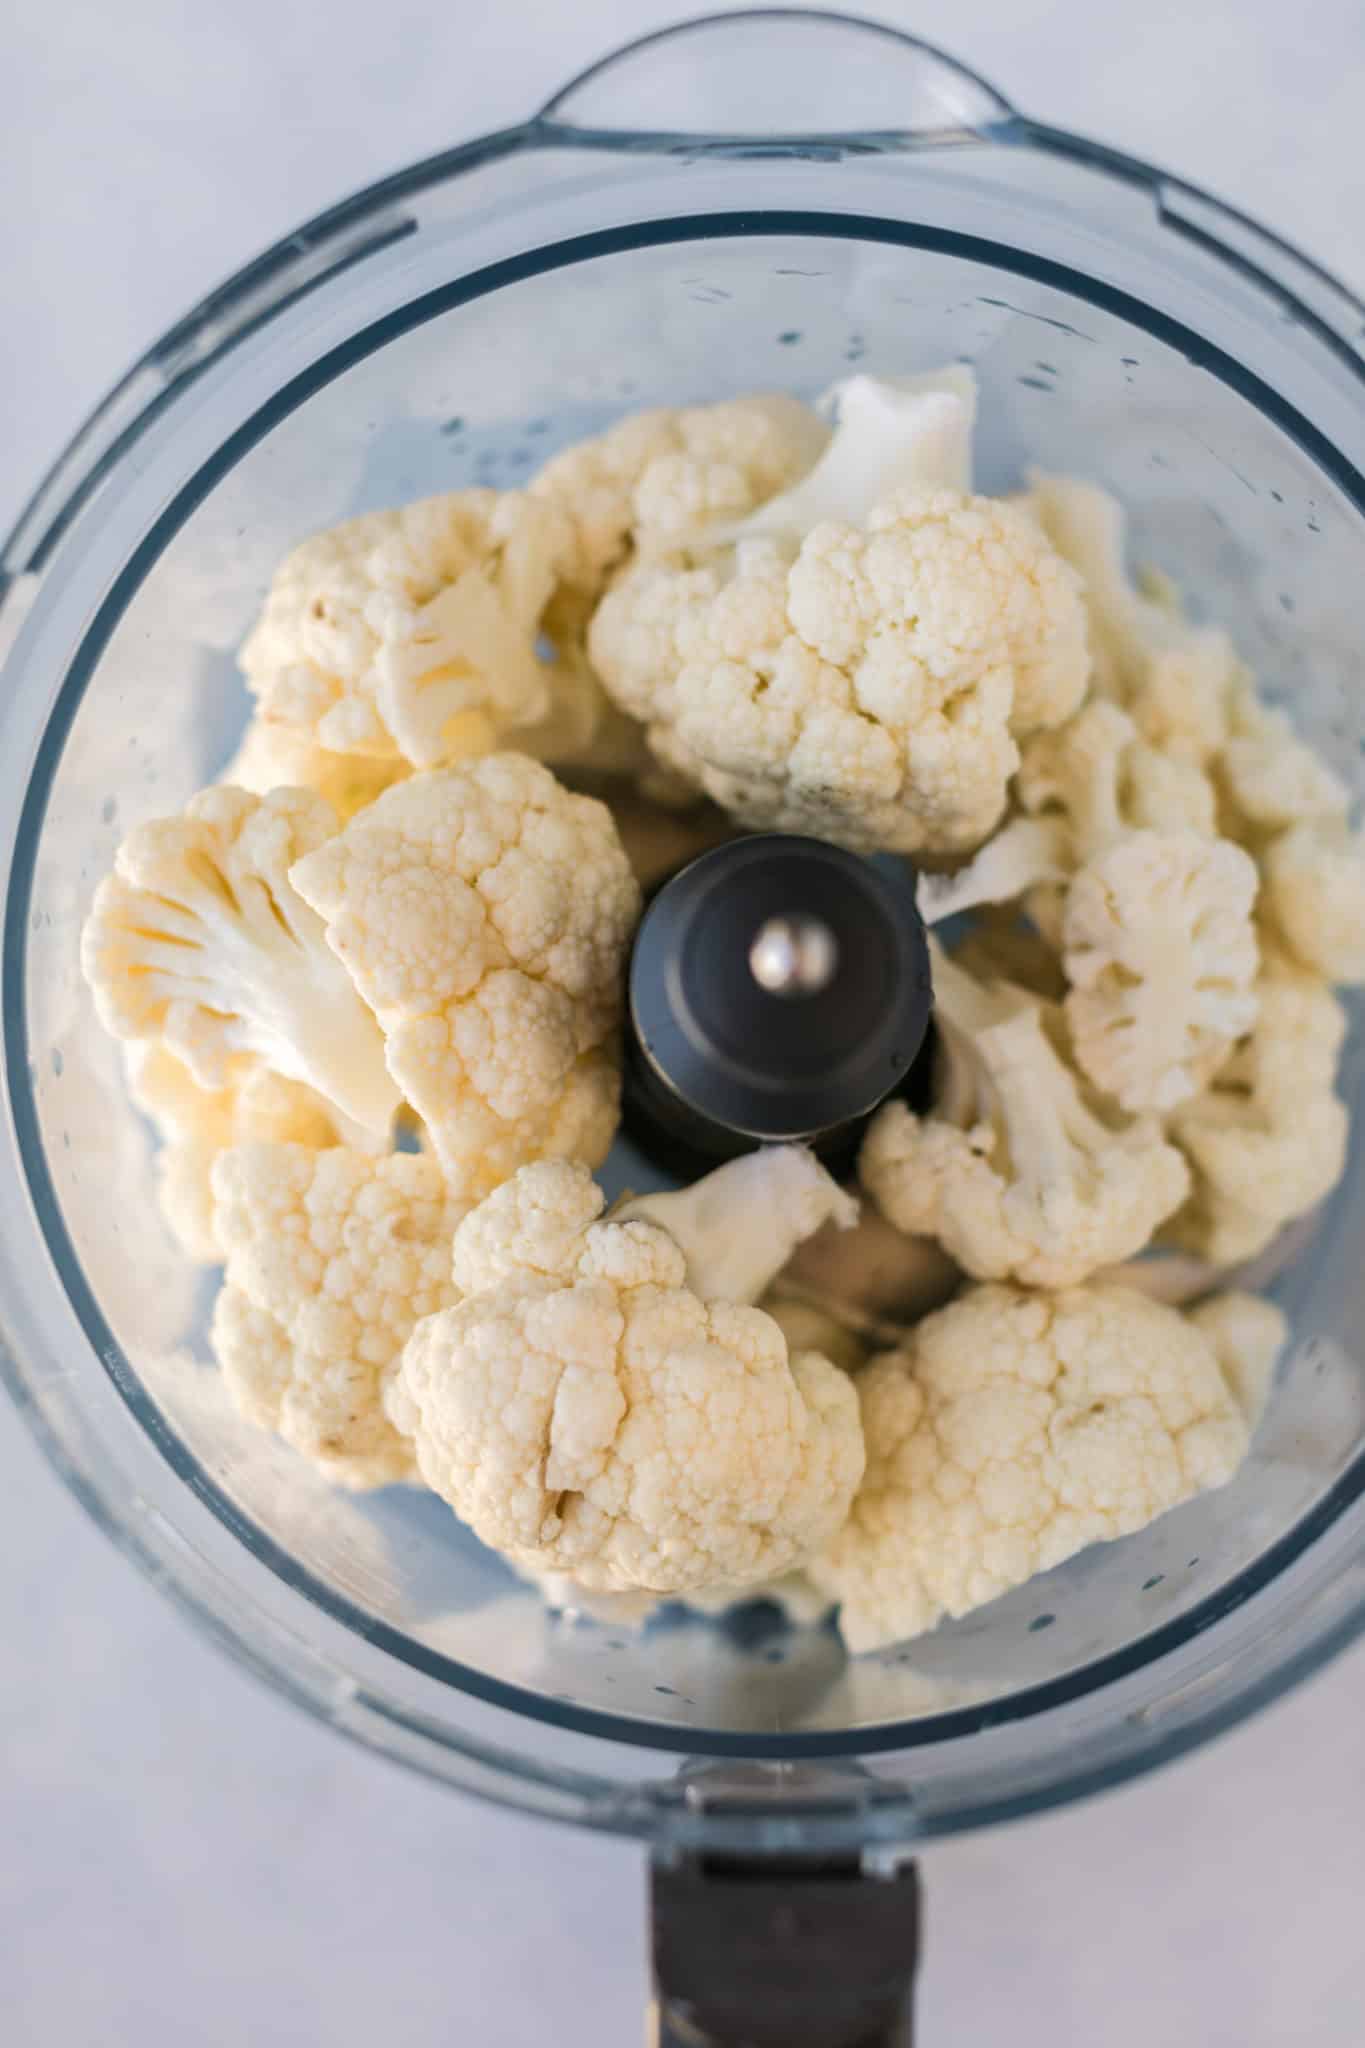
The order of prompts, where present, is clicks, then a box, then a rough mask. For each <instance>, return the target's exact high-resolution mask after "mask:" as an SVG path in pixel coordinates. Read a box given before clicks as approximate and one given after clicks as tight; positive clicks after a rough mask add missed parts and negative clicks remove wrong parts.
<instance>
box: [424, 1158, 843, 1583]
mask: <svg viewBox="0 0 1365 2048" xmlns="http://www.w3.org/2000/svg"><path fill="white" fill-rule="evenodd" d="M739 1163H741V1164H747V1161H746V1162H739ZM720 1171H721V1172H722V1173H729V1172H730V1171H731V1169H729V1168H723V1169H721V1170H720ZM803 1180H804V1175H803ZM747 1185H748V1184H747V1182H746V1183H745V1186H746V1187H747ZM601 1201H602V1198H601V1195H600V1192H599V1191H597V1190H595V1189H593V1188H592V1183H591V1181H590V1180H589V1177H588V1175H587V1172H586V1170H585V1169H583V1168H581V1167H573V1166H569V1165H567V1164H564V1163H562V1162H553V1161H549V1162H541V1163H539V1164H537V1165H535V1166H529V1167H525V1168H523V1169H522V1171H521V1172H520V1173H519V1174H518V1175H517V1176H516V1178H515V1179H514V1180H512V1181H510V1182H508V1183H506V1184H505V1185H504V1186H503V1187H501V1188H499V1189H498V1190H497V1191H496V1193H494V1194H493V1195H491V1196H490V1197H489V1198H488V1201H487V1202H486V1203H485V1204H484V1205H483V1208H482V1210H476V1211H475V1212H474V1215H473V1216H472V1217H471V1218H470V1222H469V1229H468V1233H467V1234H464V1233H457V1236H456V1245H455V1258H454V1273H455V1279H456V1284H457V1285H458V1286H462V1287H464V1286H467V1284H468V1282H469V1281H470V1280H471V1279H474V1280H480V1281H488V1282H490V1283H491V1284H488V1285H486V1286H483V1287H482V1288H481V1289H480V1291H477V1292H472V1293H467V1294H466V1296H465V1299H464V1300H463V1301H461V1302H460V1304H459V1305H458V1306H457V1307H455V1308H452V1309H448V1310H446V1311H445V1312H444V1313H442V1314H440V1315H436V1316H430V1317H428V1318H427V1319H426V1320H425V1321H423V1322H422V1323H420V1324H419V1325H418V1327H417V1329H416V1330H415V1331H414V1332H413V1335H412V1337H411V1339H410V1340H409V1342H408V1345H407V1348H406V1351H405V1352H404V1355H403V1363H402V1367H401V1370H400V1373H399V1376H398V1379H397V1382H396V1383H395V1385H394V1387H393V1389H392V1392H391V1394H390V1398H389V1412H390V1414H391V1416H392V1417H393V1419H394V1421H395V1422H396V1423H397V1425H398V1427H399V1428H400V1429H401V1430H402V1431H403V1432H404V1433H405V1434H407V1435H410V1436H411V1437H412V1439H413V1443H414V1448H415V1452H416V1457H417V1464H418V1468H419V1470H420V1472H421V1474H422V1477H423V1478H424V1479H425V1480H426V1482H427V1484H428V1485H429V1486H431V1487H432V1488H433V1489H434V1491H435V1492H437V1493H439V1494H440V1495H441V1496H442V1498H443V1499H445V1500H447V1501H448V1502H449V1503H450V1505H451V1506H452V1507H453V1508H454V1509H455V1511H456V1513H457V1514H458V1515H460V1517H461V1518H462V1520H464V1521H466V1522H468V1523H469V1525H470V1527H471V1528H472V1529H473V1530H474V1532H475V1534H476V1535H478V1536H479V1537H480V1538H482V1540H483V1541H484V1542H486V1543H489V1544H491V1545H492V1546H493V1547H494V1548H496V1549H498V1550H500V1551H503V1552H504V1553H506V1554H507V1555H508V1556H509V1557H510V1558H511V1559H512V1561H513V1562H514V1563H515V1564H516V1565H517V1566H518V1567H519V1568H521V1569H523V1570H528V1571H531V1572H533V1573H537V1574H539V1573H555V1574H564V1575H566V1576H567V1577H568V1578H570V1579H572V1580H574V1581H575V1582H576V1583H577V1584H578V1585H579V1586H582V1587H584V1588H586V1589H587V1590H588V1591H589V1592H629V1591H636V1590H639V1591H646V1592H651V1593H657V1594H667V1593H688V1592H691V1591H693V1590H695V1589H702V1588H707V1587H712V1586H717V1585H725V1586H743V1585H747V1584H752V1583H753V1582H755V1581H759V1580H763V1579H768V1578H772V1577H775V1576H777V1575H779V1574H781V1573H784V1572H786V1571H788V1570H790V1569H791V1568H792V1567H793V1566H795V1565H798V1564H799V1563H800V1562H801V1561H802V1560H803V1559H804V1557H805V1556H807V1555H808V1554H809V1552H810V1551H811V1550H813V1549H816V1548H818V1547H819V1546H820V1545H822V1544H823V1543H825V1542H826V1541H828V1539H829V1537H830V1536H831V1535H832V1534H833V1532H834V1530H835V1529H836V1528H837V1527H838V1526H839V1524H840V1523H841V1522H842V1520H843V1518H844V1516H845V1515H846V1514H847V1512H848V1506H849V1502H850V1501H851V1499H852V1496H853V1491H854V1489H855V1487H856V1486H857V1483H858V1479H859V1477H860V1475H861V1472H862V1463H863V1458H862V1440H861V1435H860V1432H859V1428H858V1420H857V1404H856V1400H855V1398H854V1395H853V1392H852V1386H851V1383H850V1381H849V1380H848V1379H847V1378H846V1376H845V1375H844V1374H843V1373H841V1372H840V1371H839V1370H838V1368H837V1367H835V1366H833V1365H831V1364H830V1362H829V1361H828V1360H827V1359H825V1358H822V1357H820V1356H819V1355H818V1354H815V1353H809V1354H805V1355H800V1356H798V1357H796V1358H795V1359H790V1358H789V1357H788V1353H787V1346H786V1342H785V1340H784V1338H783V1336H782V1333H781V1331H780V1330H779V1329H778V1327H777V1325H776V1324H775V1323H774V1322H773V1320H772V1318H771V1317H769V1316H766V1315H765V1314H764V1313H763V1312H762V1310H760V1309H756V1308H749V1307H744V1306H741V1305H738V1304H735V1303H733V1302H729V1301H723V1300H719V1299H717V1300H713V1301H709V1302H704V1301H702V1300H701V1299H699V1297H698V1296H697V1295H696V1294H695V1293H694V1292H693V1291H692V1289H691V1288H689V1287H688V1286H687V1285H686V1284H685V1281H686V1273H687V1269H688V1263H689V1256H688V1250H686V1249H685V1248H684V1247H683V1246H682V1245H680V1244H679V1243H678V1242H677V1241H676V1239H675V1238H674V1237H673V1236H672V1235H671V1233H670V1232H669V1231H668V1230H666V1229H665V1228H664V1227H663V1226H662V1225H661V1224H658V1223H652V1222H647V1221H644V1220H641V1219H636V1220H634V1221H628V1222H616V1221H609V1222H596V1221H591V1222H587V1223H585V1222H584V1221H583V1218H584V1216H585V1214H586V1213H587V1212H588V1210H590V1209H598V1210H600V1207H601ZM715 1220H717V1219H714V1218H713V1219H712V1222H714V1221H715ZM751 1222H752V1218H751V1216H750V1215H749V1213H748V1211H747V1205H746V1203H745V1202H743V1201H741V1202H740V1203H738V1204H737V1212H736V1214H735V1215H733V1216H732V1218H731V1227H732V1228H738V1229H740V1230H743V1229H744V1228H746V1227H748V1226H749V1225H750V1224H751ZM499 1223H501V1224H502V1226H503V1230H502V1233H501V1235H502V1243H503V1247H504V1248H503V1250H502V1251H496V1250H494V1249H493V1247H495V1246H496V1244H497V1241H498V1239H499V1235H500V1233H499V1228H498V1225H499ZM690 1251H691V1256H692V1258H693V1259H695V1258H697V1256H698V1255H699V1253H703V1255H704V1248H703V1247H699V1246H696V1245H694V1246H692V1247H691V1248H690ZM753 1277H754V1279H755V1280H758V1279H759V1278H760V1275H759V1274H758V1273H757V1272H755V1274H754V1276H753ZM762 1277H766V1278H770V1277H771V1274H768V1275H766V1276H762Z"/></svg>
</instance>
